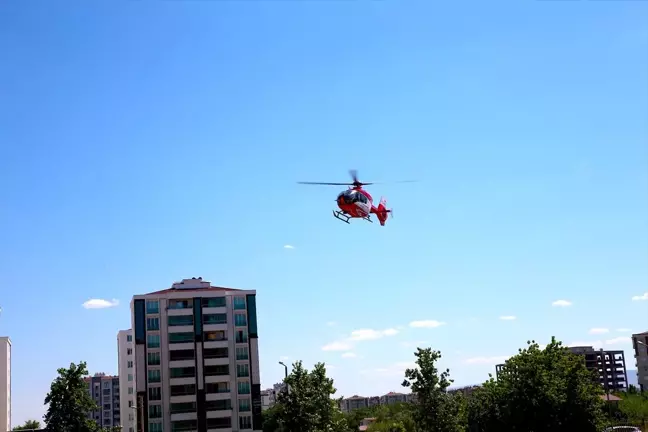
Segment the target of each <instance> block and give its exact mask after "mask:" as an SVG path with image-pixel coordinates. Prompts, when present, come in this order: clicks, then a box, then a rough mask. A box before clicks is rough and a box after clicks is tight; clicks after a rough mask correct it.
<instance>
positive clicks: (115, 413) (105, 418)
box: [84, 373, 121, 427]
mask: <svg viewBox="0 0 648 432" xmlns="http://www.w3.org/2000/svg"><path fill="white" fill-rule="evenodd" d="M84 380H85V382H86V384H87V385H88V392H89V393H90V396H92V399H93V400H94V401H95V402H96V403H97V408H98V409H97V410H95V411H91V412H89V413H88V418H90V419H92V420H94V421H96V422H97V424H98V425H99V426H101V427H115V426H119V425H121V419H120V404H119V377H117V376H112V375H106V374H104V373H97V374H95V375H94V376H93V377H86V378H84Z"/></svg>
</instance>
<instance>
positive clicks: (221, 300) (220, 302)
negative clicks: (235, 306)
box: [202, 297, 225, 308]
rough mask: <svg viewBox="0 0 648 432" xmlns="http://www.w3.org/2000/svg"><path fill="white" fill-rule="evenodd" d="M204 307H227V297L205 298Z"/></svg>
mask: <svg viewBox="0 0 648 432" xmlns="http://www.w3.org/2000/svg"><path fill="white" fill-rule="evenodd" d="M202 307H204V308H213V307H225V297H208V298H205V297H203V299H202Z"/></svg>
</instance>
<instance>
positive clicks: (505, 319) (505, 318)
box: [500, 315, 517, 321]
mask: <svg viewBox="0 0 648 432" xmlns="http://www.w3.org/2000/svg"><path fill="white" fill-rule="evenodd" d="M500 319H501V320H503V321H513V320H515V319H517V318H516V317H515V316H514V315H504V316H501V317H500Z"/></svg>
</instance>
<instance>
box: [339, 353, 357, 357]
mask: <svg viewBox="0 0 648 432" xmlns="http://www.w3.org/2000/svg"><path fill="white" fill-rule="evenodd" d="M356 357H358V356H357V355H356V354H355V353H352V352H345V353H344V354H342V358H356Z"/></svg>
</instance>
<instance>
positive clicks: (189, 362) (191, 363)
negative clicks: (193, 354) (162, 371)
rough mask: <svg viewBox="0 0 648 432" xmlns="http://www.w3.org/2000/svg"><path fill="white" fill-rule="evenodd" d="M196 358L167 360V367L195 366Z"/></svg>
mask: <svg viewBox="0 0 648 432" xmlns="http://www.w3.org/2000/svg"><path fill="white" fill-rule="evenodd" d="M195 366H196V360H172V361H170V362H169V368H185V367H195Z"/></svg>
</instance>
